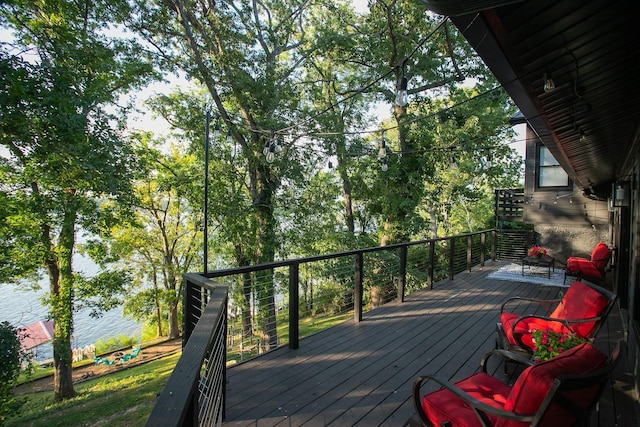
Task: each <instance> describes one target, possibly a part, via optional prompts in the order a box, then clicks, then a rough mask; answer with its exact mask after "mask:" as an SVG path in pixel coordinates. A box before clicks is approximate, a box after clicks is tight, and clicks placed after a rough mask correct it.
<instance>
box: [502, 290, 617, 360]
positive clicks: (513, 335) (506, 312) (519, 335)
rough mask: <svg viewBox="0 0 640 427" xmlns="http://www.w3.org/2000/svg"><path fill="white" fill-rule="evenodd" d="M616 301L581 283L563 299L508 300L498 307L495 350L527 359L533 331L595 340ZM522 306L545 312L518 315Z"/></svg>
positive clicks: (516, 298)
mask: <svg viewBox="0 0 640 427" xmlns="http://www.w3.org/2000/svg"><path fill="white" fill-rule="evenodd" d="M615 300H616V294H615V293H613V292H611V291H609V290H607V289H604V288H602V287H600V286H598V285H596V284H594V283H591V282H587V281H583V280H576V281H574V282H573V283H572V284H571V285H570V286H569V289H567V291H566V292H565V293H564V296H563V297H562V299H554V300H539V299H531V298H523V297H514V298H510V299H508V300H507V301H505V302H504V303H503V304H502V307H501V308H500V322H499V323H498V325H497V331H498V337H499V342H498V347H502V348H503V349H506V350H510V351H513V352H517V353H521V354H523V355H526V356H530V355H531V354H532V353H533V347H534V344H533V341H532V335H531V331H533V330H535V329H542V330H546V329H551V330H553V331H555V332H563V333H574V334H576V335H577V336H579V337H581V338H595V336H596V334H597V333H598V331H599V330H600V327H601V326H602V324H603V323H604V321H605V319H606V318H607V316H608V315H609V312H610V311H611V308H612V307H613V305H614V303H615ZM524 306H526V309H527V310H530V309H531V307H534V309H539V308H542V309H545V310H546V312H545V313H544V314H522V313H518V312H517V311H522V310H521V308H522V307H524Z"/></svg>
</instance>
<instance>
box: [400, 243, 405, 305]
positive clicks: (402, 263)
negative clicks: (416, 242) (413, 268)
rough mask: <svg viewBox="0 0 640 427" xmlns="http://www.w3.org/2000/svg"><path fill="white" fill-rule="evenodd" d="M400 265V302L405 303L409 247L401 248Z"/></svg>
mask: <svg viewBox="0 0 640 427" xmlns="http://www.w3.org/2000/svg"><path fill="white" fill-rule="evenodd" d="M399 262H400V265H399V266H398V301H399V302H404V290H405V287H406V285H407V247H406V246H402V247H400V260H399Z"/></svg>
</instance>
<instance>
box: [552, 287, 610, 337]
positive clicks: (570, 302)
mask: <svg viewBox="0 0 640 427" xmlns="http://www.w3.org/2000/svg"><path fill="white" fill-rule="evenodd" d="M608 304H609V300H608V299H607V297H605V296H604V295H602V294H601V293H600V292H598V291H596V290H595V289H593V288H592V287H590V286H588V285H586V284H584V283H583V282H581V281H579V280H576V281H575V282H573V283H572V284H571V286H569V289H568V290H567V292H566V293H565V295H564V298H562V302H561V303H560V304H558V306H557V307H556V309H555V310H554V311H553V313H551V315H550V317H554V318H558V319H568V320H578V319H589V318H591V317H598V316H600V315H601V314H602V312H603V311H604V309H605V308H606V307H607V306H608ZM595 324H596V322H586V323H578V324H570V325H569V326H570V327H571V329H573V330H574V331H575V332H576V334H577V335H578V336H580V337H583V338H587V337H589V334H590V333H591V331H592V330H593V327H594V326H595Z"/></svg>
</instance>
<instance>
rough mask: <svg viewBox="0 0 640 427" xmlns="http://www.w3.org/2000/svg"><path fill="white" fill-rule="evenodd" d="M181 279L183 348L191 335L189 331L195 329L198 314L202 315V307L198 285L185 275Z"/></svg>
mask: <svg viewBox="0 0 640 427" xmlns="http://www.w3.org/2000/svg"><path fill="white" fill-rule="evenodd" d="M182 280H183V281H184V286H183V289H184V291H183V303H184V304H183V306H184V308H183V310H184V314H183V316H182V324H183V327H182V347H183V348H184V346H185V345H186V344H187V341H188V340H189V337H190V336H191V333H192V332H193V330H194V329H195V325H196V323H198V319H200V316H201V315H202V309H203V307H202V294H201V291H200V287H199V286H198V285H196V284H194V283H191V281H189V279H187V278H185V277H183V278H182Z"/></svg>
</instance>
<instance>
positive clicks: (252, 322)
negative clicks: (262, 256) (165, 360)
mask: <svg viewBox="0 0 640 427" xmlns="http://www.w3.org/2000/svg"><path fill="white" fill-rule="evenodd" d="M498 243H499V236H498V231H497V230H495V229H492V230H484V231H480V232H476V233H469V234H464V235H458V236H449V237H444V238H438V239H429V240H423V241H416V242H408V243H401V244H394V245H388V246H381V247H374V248H366V249H357V250H351V251H345V252H340V253H333V254H325V255H318V256H311V257H305V258H298V259H292V260H285V261H277V262H270V263H265V264H260V265H253V266H247V267H241V268H233V269H228V270H216V271H212V272H209V273H207V274H185V275H184V277H183V279H184V280H183V282H184V316H183V324H184V329H183V352H182V356H181V357H180V359H179V361H178V363H177V365H176V368H175V369H174V372H173V374H172V375H171V376H170V378H169V380H168V382H167V385H166V386H165V388H164V390H163V391H162V393H161V395H160V396H159V398H158V402H157V404H156V406H155V408H154V410H153V412H152V413H151V415H150V417H149V419H148V420H147V423H146V425H147V426H182V425H219V424H221V422H222V419H223V418H224V399H225V372H226V366H227V365H229V364H233V363H238V362H241V361H243V360H245V359H247V358H250V357H255V356H256V355H257V354H260V353H262V352H265V351H270V350H273V349H275V348H277V347H280V346H283V345H288V346H289V347H290V348H292V349H296V348H298V347H299V345H300V338H302V337H304V336H307V335H309V334H312V333H314V332H316V331H318V330H321V329H324V328H326V327H328V326H331V325H333V324H335V323H337V322H340V321H343V320H346V319H348V318H350V317H352V318H353V319H354V320H355V321H356V322H359V321H361V320H362V318H363V313H365V312H366V311H367V310H369V309H371V308H374V307H376V306H379V305H381V304H384V303H387V302H389V301H392V300H397V301H400V302H402V301H404V297H405V295H408V294H409V293H411V292H413V291H415V290H418V289H421V288H424V287H433V284H434V283H435V282H437V281H439V280H443V279H446V278H449V279H451V280H453V277H454V276H455V275H456V274H458V273H461V272H463V271H471V267H472V266H475V265H484V263H485V260H486V259H488V258H491V259H493V260H495V259H496V258H497V257H499V255H500V254H499V253H498Z"/></svg>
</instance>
